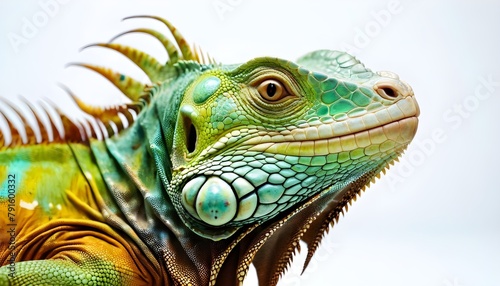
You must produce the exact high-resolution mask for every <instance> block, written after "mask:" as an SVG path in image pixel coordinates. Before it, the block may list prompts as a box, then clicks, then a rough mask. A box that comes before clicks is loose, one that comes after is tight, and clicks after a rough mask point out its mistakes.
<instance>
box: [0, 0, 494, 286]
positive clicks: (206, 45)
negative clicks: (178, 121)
mask: <svg viewBox="0 0 500 286" xmlns="http://www.w3.org/2000/svg"><path fill="white" fill-rule="evenodd" d="M45 2H47V0H42V1H41V3H45ZM65 2H66V3H63V1H61V2H55V3H58V4H57V9H55V8H54V7H53V8H54V9H53V10H52V12H51V13H50V14H51V15H49V14H47V13H48V12H46V11H45V10H44V9H43V7H42V6H43V5H40V3H39V2H38V1H33V0H29V1H28V0H24V1H22V4H20V1H7V0H0V21H1V22H0V23H1V25H0V96H3V97H6V98H9V99H11V100H13V101H15V97H17V96H18V95H23V96H24V97H26V98H29V99H30V100H35V99H36V98H42V97H47V98H50V99H51V100H52V101H54V102H57V103H59V104H61V105H69V104H71V101H70V100H69V98H68V97H67V96H65V94H64V92H63V91H62V90H61V89H60V88H59V87H58V86H57V83H64V84H65V85H67V86H68V87H70V88H71V89H72V90H73V91H74V92H75V93H76V94H77V95H79V96H80V97H81V98H84V99H85V101H86V102H88V103H91V104H114V103H119V102H122V101H123V100H124V99H123V96H121V95H119V93H118V92H117V90H116V89H115V88H114V87H112V86H111V85H110V84H108V83H107V82H106V81H105V80H104V79H101V78H99V77H98V76H97V75H95V74H93V73H92V72H90V71H85V70H83V69H81V68H75V67H70V68H65V67H64V66H65V64H67V63H69V62H89V63H99V64H101V65H107V66H110V67H113V68H115V69H117V70H121V71H125V73H127V74H130V75H132V76H135V77H136V78H138V79H141V80H144V79H145V76H144V74H142V73H141V72H140V71H139V70H138V69H137V68H134V67H133V65H132V64H131V63H130V62H128V61H127V60H126V59H124V58H123V57H122V56H120V55H118V54H116V53H114V52H112V51H106V50H104V49H99V48H90V49H88V50H84V51H82V52H80V51H79V49H80V48H81V47H83V46H84V45H86V44H89V43H95V42H102V41H104V42H105V41H108V40H109V39H110V38H111V37H113V36H114V35H116V34H118V33H120V32H123V31H125V30H128V29H131V28H139V27H144V26H147V27H152V28H157V29H160V30H161V31H165V30H164V28H162V27H161V25H159V24H158V23H155V22H154V21H152V20H128V21H124V22H121V19H122V18H124V17H126V16H130V15H139V14H149V15H158V16H162V17H165V18H167V19H169V20H170V21H171V22H172V23H174V24H175V25H176V26H177V27H178V29H179V30H180V31H181V32H182V33H183V34H184V36H185V37H186V38H187V39H188V40H189V41H190V42H195V43H196V44H197V45H199V46H201V47H203V50H204V51H206V52H208V53H209V54H210V55H212V56H213V57H214V58H216V59H217V60H218V61H220V62H222V63H239V62H244V61H246V60H248V59H250V58H253V57H256V56H264V55H269V56H278V57H281V58H286V59H295V58H297V57H299V56H301V55H302V54H304V53H306V52H308V51H311V50H315V49H325V48H327V49H346V48H350V50H351V52H352V53H353V54H355V55H356V56H357V57H358V58H359V59H360V60H361V61H362V62H364V63H365V64H366V65H367V67H369V68H371V69H373V70H390V71H393V72H396V73H398V74H399V75H400V77H401V78H402V79H404V80H406V81H407V82H408V83H410V84H411V85H412V87H413V89H414V91H415V94H416V96H417V99H418V102H419V104H420V107H421V116H420V127H419V131H418V134H417V136H416V138H415V140H414V143H413V144H412V145H411V146H410V148H409V149H408V151H407V153H406V155H405V158H406V160H403V161H402V163H400V164H398V165H396V166H395V167H393V168H391V170H389V172H388V175H387V176H384V177H382V179H380V180H378V182H377V183H376V184H375V185H373V186H372V187H371V188H370V189H369V190H368V191H367V192H366V193H365V194H363V196H362V197H361V199H359V200H358V201H357V202H356V203H355V204H354V205H353V206H352V207H351V208H350V210H349V212H348V213H347V215H346V217H345V218H342V219H341V221H340V223H339V224H338V225H337V226H335V228H334V229H333V231H331V232H330V234H329V235H328V236H327V237H326V238H325V240H324V243H323V246H322V248H321V249H320V250H319V251H318V254H317V256H316V258H315V259H314V261H313V263H312V265H311V266H310V268H309V269H308V270H307V271H306V272H305V273H304V274H303V275H302V276H300V267H301V265H300V264H301V260H302V259H303V256H299V257H297V258H296V259H295V263H294V265H293V268H292V269H291V271H289V272H288V273H287V274H286V276H285V277H284V278H283V280H282V281H281V282H280V285H342V286H360V285H370V286H377V285H384V286H400V285H405V286H414V285H415V286H416V285H418V286H422V285H430V286H489V285H491V286H494V285H500V185H499V182H498V180H499V178H500V167H499V164H500V151H499V147H500V127H499V123H500V120H499V116H500V112H499V111H498V110H499V107H500V98H499V96H500V70H499V68H498V65H499V64H500V56H499V54H500V17H499V12H500V3H498V1H474V2H473V1H469V2H466V1H462V2H460V3H458V1H423V0H422V1H409V0H401V1H396V2H393V1H389V0H377V1H374V0H370V1H368V0H365V1H342V0H337V1H309V2H307V3H306V1H263V0H259V1H250V0H216V1H213V0H204V1H202V0H198V1H185V2H181V1H131V0H129V1H110V0H108V1H71V0H66V1H65ZM390 3H393V4H390ZM391 5H392V6H391ZM395 7H396V8H395ZM384 11H385V12H384ZM43 14H45V18H44V16H43ZM388 15H389V16H388ZM27 22H30V23H31V24H33V25H34V26H35V29H32V30H31V31H27V30H26V27H25V26H26V25H29V24H27ZM20 38H22V39H23V40H19V39H20ZM20 41H21V42H20ZM119 42H121V43H128V44H132V45H134V46H136V47H138V48H140V49H143V50H146V51H148V52H150V53H151V54H153V55H155V56H156V57H157V58H159V59H160V60H161V61H165V60H166V55H165V53H164V52H163V51H162V48H161V46H160V44H158V43H157V42H156V41H155V40H153V39H152V38H150V37H148V36H145V35H138V36H132V35H130V36H125V37H123V38H121V39H120V40H119ZM485 81H486V82H487V81H490V82H492V84H486V85H485V83H484V82H485ZM302 253H304V251H303V252H302ZM252 275H254V273H251V276H250V278H249V280H248V281H247V283H246V285H255V284H256V282H255V280H254V279H255V277H252Z"/></svg>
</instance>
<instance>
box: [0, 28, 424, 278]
mask: <svg viewBox="0 0 500 286" xmlns="http://www.w3.org/2000/svg"><path fill="white" fill-rule="evenodd" d="M155 19H158V20H160V21H162V22H164V23H165V24H166V25H167V27H168V28H169V29H170V31H171V32H172V34H173V35H174V38H175V40H176V42H177V45H178V46H179V50H177V48H176V47H175V46H174V44H173V43H172V42H170V41H169V40H168V39H167V38H166V37H164V36H163V35H161V34H160V33H158V32H156V31H153V30H149V29H138V30H134V31H131V32H141V33H147V34H150V35H153V36H155V37H156V38H158V39H159V40H160V41H161V42H162V43H163V45H164V46H165V48H166V50H167V52H168V54H169V57H170V60H169V62H167V63H166V64H165V65H161V64H159V63H158V62H156V60H154V59H153V58H151V57H150V56H148V55H146V54H144V53H142V52H140V51H136V50H133V49H132V48H128V47H124V46H121V45H119V44H114V43H110V44H99V46H103V47H107V48H111V49H114V50H116V51H118V52H120V53H122V54H124V55H126V56H127V57H129V58H130V59H131V60H133V61H134V62H135V63H136V64H137V65H138V66H139V67H141V68H142V69H143V70H144V71H145V72H146V74H148V76H149V77H150V79H151V81H152V82H154V83H155V84H154V85H152V86H145V85H143V84H141V83H139V82H137V81H135V80H133V79H131V78H129V77H127V76H124V75H122V74H119V73H115V72H112V71H111V70H108V69H104V68H101V67H95V66H90V65H83V66H85V67H87V68H90V69H93V70H95V71H97V72H99V73H100V74H102V75H104V76H105V77H107V78H108V79H109V80H110V81H111V82H112V83H113V84H115V85H116V86H117V87H118V88H119V89H120V90H121V91H122V92H123V93H124V94H125V95H127V96H128V97H129V98H130V99H131V101H132V103H131V104H128V105H124V106H120V107H117V108H114V109H100V108H94V107H90V106H87V105H85V104H84V103H82V102H81V101H79V100H78V99H76V98H75V100H76V101H77V103H78V104H79V106H80V107H81V108H82V110H84V111H85V112H87V113H88V114H90V115H92V116H93V117H94V118H96V119H97V120H98V124H97V125H98V126H101V127H104V128H103V132H104V133H108V135H112V134H113V133H114V132H115V131H117V134H116V136H112V137H109V138H107V139H103V140H99V139H96V138H98V137H99V135H98V133H99V131H98V130H97V129H88V130H90V131H87V132H82V131H81V130H85V128H83V127H82V126H80V125H79V124H77V123H72V122H71V121H70V120H68V119H67V117H65V116H64V115H62V114H61V119H62V121H61V122H62V124H63V126H64V131H65V134H66V135H65V136H64V137H63V136H60V138H50V137H49V136H48V135H47V134H48V133H47V134H46V133H43V132H42V133H43V134H38V133H37V132H36V128H30V127H29V124H27V123H26V124H25V125H26V126H25V129H26V130H24V129H22V128H15V126H14V125H13V124H11V123H10V121H9V120H7V122H8V123H9V124H10V129H11V130H10V132H11V133H12V140H9V139H8V137H7V136H5V134H4V136H3V137H0V139H1V138H3V139H4V142H5V143H6V145H8V146H6V147H4V148H3V149H1V151H0V184H1V185H0V186H1V189H0V208H1V209H2V213H5V212H4V210H6V211H7V210H8V213H6V214H5V215H2V218H1V221H2V232H1V233H0V242H1V245H0V249H1V251H0V265H4V266H3V267H1V268H0V285H28V284H32V285H78V284H86V285H171V284H172V285H235V284H238V283H239V282H241V281H243V279H244V277H245V274H246V271H247V269H248V266H249V265H250V263H252V262H253V263H254V265H255V267H256V269H257V272H258V276H259V282H260V284H261V285H274V284H276V283H277V281H278V279H279V276H280V274H281V273H282V272H283V271H284V270H285V269H286V267H287V265H288V263H289V261H290V259H291V257H292V255H293V253H294V251H295V250H296V249H297V248H298V242H299V240H303V241H305V242H306V243H307V245H308V259H307V261H306V265H305V267H306V266H307V263H308V261H309V260H310V258H311V257H312V255H313V254H314V252H315V250H316V248H317V246H318V245H319V243H320V241H321V238H322V236H323V234H324V232H325V231H327V230H328V228H329V226H330V225H331V224H333V222H334V221H335V220H337V219H338V217H339V214H340V213H341V212H343V210H344V209H345V208H346V207H347V204H348V203H350V201H351V200H352V199H355V198H356V196H357V195H358V194H359V192H360V191H361V190H362V189H364V188H365V186H366V185H367V184H368V183H369V182H370V181H371V180H373V178H374V177H375V176H377V175H378V174H379V173H380V172H381V171H383V170H384V169H385V168H387V167H388V164H389V163H390V162H392V161H393V160H395V159H396V158H397V157H398V156H399V155H400V154H401V153H402V152H403V150H404V149H405V148H406V146H407V145H408V144H409V143H410V141H411V139H412V138H413V136H414V134H415V132H416V128H417V116H418V114H419V110H418V106H417V104H416V101H415V100H414V97H413V92H412V90H411V88H410V87H409V86H408V85H407V84H405V83H403V82H401V81H399V79H398V78H397V76H395V75H394V74H392V73H387V72H386V73H374V72H371V71H370V70H368V69H365V68H364V66H363V65H362V64H360V63H359V62H358V61H357V60H356V59H355V58H353V57H352V56H350V55H348V54H345V53H342V52H337V51H317V52H312V53H310V54H308V55H306V56H304V57H302V58H300V59H299V60H298V61H297V63H293V62H289V61H285V60H281V59H276V58H257V59H253V60H250V61H249V62H247V63H244V64H241V65H220V64H215V63H214V62H213V61H212V60H205V59H200V58H203V57H202V56H200V55H199V54H198V53H196V52H194V51H193V50H192V49H190V48H189V47H188V46H187V44H186V42H185V40H184V39H183V38H182V36H181V35H180V34H179V33H178V32H177V30H176V29H175V28H174V27H173V26H172V25H171V24H170V23H169V22H167V21H165V20H162V19H159V18H155ZM31 108H32V109H34V108H33V107H31ZM131 109H133V110H134V111H135V112H136V113H138V115H137V118H136V119H134V116H133V115H132V114H133V112H131V111H130V110H131ZM119 113H121V114H123V115H124V116H125V117H126V118H127V119H128V121H129V122H130V123H131V124H130V126H129V127H126V128H125V126H124V124H123V122H122V118H121V117H123V116H121V115H120V116H121V117H120V116H119V115H118V114H119ZM0 114H1V113H0ZM19 114H21V113H20V112H19ZM36 116H37V120H38V122H39V125H40V126H41V129H42V130H43V129H51V128H53V127H50V126H46V125H47V124H45V125H43V123H42V122H43V120H41V119H40V118H41V116H38V115H36ZM21 118H23V116H21ZM52 121H55V120H52ZM132 121H133V123H132ZM24 132H26V134H23V133H24ZM35 138H36V139H35ZM23 143H24V144H23ZM4 229H6V230H7V231H3V230H4ZM11 230H12V231H11ZM7 281H8V282H7Z"/></svg>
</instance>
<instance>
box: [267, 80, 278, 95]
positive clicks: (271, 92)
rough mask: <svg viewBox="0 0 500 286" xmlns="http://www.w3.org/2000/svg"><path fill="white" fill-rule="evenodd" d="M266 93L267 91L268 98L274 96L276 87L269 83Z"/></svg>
mask: <svg viewBox="0 0 500 286" xmlns="http://www.w3.org/2000/svg"><path fill="white" fill-rule="evenodd" d="M266 91H267V95H268V96H269V97H273V96H274V95H275V94H276V85H275V84H274V83H272V82H271V83H269V84H268V85H267V90H266Z"/></svg>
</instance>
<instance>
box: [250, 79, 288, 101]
mask: <svg viewBox="0 0 500 286" xmlns="http://www.w3.org/2000/svg"><path fill="white" fill-rule="evenodd" d="M257 90H258V91H259V94H260V96H262V98H264V99H265V100H268V101H278V100H280V99H282V98H284V97H285V96H287V95H289V94H288V92H287V91H286V89H285V88H284V87H283V84H282V83H281V82H279V81H277V80H274V79H268V80H265V81H263V82H262V83H261V84H259V87H258V88H257Z"/></svg>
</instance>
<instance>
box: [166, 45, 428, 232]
mask: <svg viewBox="0 0 500 286" xmlns="http://www.w3.org/2000/svg"><path fill="white" fill-rule="evenodd" d="M418 115H419V109H418V105H417V103H416V101H415V98H414V94H413V91H412V89H411V88H410V86H409V85H408V84H406V83H405V82H403V81H400V80H399V78H398V76H397V75H395V74H393V73H390V72H378V73H375V72H372V71H370V70H369V69H366V68H365V67H364V65H363V64H361V63H360V62H359V61H358V60H357V59H356V58H354V57H353V56H351V55H349V54H347V53H343V52H339V51H326V50H322V51H315V52H312V53H309V54H307V55H306V56H304V57H302V58H300V59H299V60H298V61H297V62H290V61H286V60H281V59H276V58H257V59H253V60H250V61H248V62H247V63H244V64H241V65H231V66H217V65H216V66H213V67H212V68H209V69H207V70H205V71H204V72H202V73H200V74H199V76H198V77H197V78H196V79H195V80H194V81H193V82H192V83H190V84H189V86H188V87H187V89H186V90H185V91H184V93H183V96H182V101H181V103H180V107H179V114H178V118H177V123H176V128H175V135H174V141H173V148H172V149H173V151H172V155H171V160H172V164H173V173H172V180H171V182H170V186H169V189H168V193H169V195H170V197H171V199H172V200H173V202H174V205H175V206H176V208H177V211H178V213H179V214H180V216H181V218H182V219H183V221H184V222H185V223H186V224H187V225H188V226H189V228H190V229H191V230H193V231H194V232H195V233H197V234H199V235H201V236H203V237H206V238H210V239H213V240H219V239H224V238H227V237H229V236H230V235H232V234H233V233H234V232H236V231H237V230H238V229H240V228H241V227H243V226H245V225H249V224H254V223H259V224H261V223H263V222H266V221H269V220H273V219H274V218H276V217H277V216H280V214H283V213H287V212H290V210H291V209H293V208H296V207H297V206H300V205H301V204H303V203H304V202H306V201H308V200H310V199H311V198H313V197H315V196H317V195H321V194H322V193H334V192H339V193H340V191H341V190H342V189H343V188H346V186H348V185H349V184H351V183H353V182H356V181H358V180H360V178H363V180H364V181H366V179H367V177H369V179H371V178H372V177H374V176H376V175H377V174H379V173H380V172H381V171H382V170H384V169H385V168H386V167H387V166H388V164H389V163H390V162H391V161H393V160H394V159H396V158H397V157H398V156H399V155H400V154H401V153H402V152H403V150H404V149H405V148H406V146H407V145H408V144H409V143H410V141H411V140H412V138H413V136H414V135H415V132H416V129H417V116H418Z"/></svg>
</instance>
